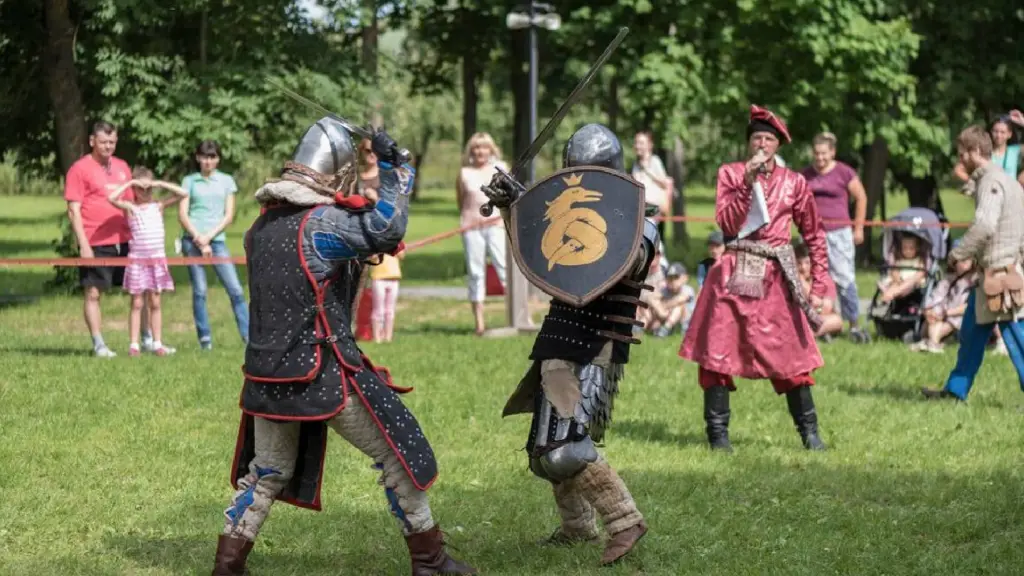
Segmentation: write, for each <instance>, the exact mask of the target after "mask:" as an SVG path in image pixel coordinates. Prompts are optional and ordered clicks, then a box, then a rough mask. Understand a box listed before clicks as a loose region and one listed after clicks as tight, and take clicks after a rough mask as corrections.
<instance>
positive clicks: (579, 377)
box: [526, 364, 622, 482]
mask: <svg viewBox="0 0 1024 576" xmlns="http://www.w3.org/2000/svg"><path fill="white" fill-rule="evenodd" d="M546 368H547V366H542V368H541V374H542V376H541V377H542V378H544V379H546V380H548V382H547V386H549V387H551V388H559V387H566V386H578V387H579V391H580V399H579V401H578V402H577V403H576V406H575V407H574V408H573V415H572V417H571V418H562V417H561V416H559V414H558V412H557V411H556V410H555V408H554V406H553V405H552V404H551V401H550V400H549V399H548V398H547V395H546V394H545V393H540V394H538V395H537V400H536V404H535V408H534V413H533V424H532V426H531V427H530V438H529V441H528V442H527V446H526V448H527V451H528V452H529V453H530V470H532V471H533V473H534V474H536V475H537V476H539V477H541V478H544V479H545V480H550V481H553V482H559V481H562V480H566V479H568V478H571V477H573V476H575V475H576V474H578V473H579V472H580V471H581V470H583V468H584V467H586V465H587V464H589V463H591V462H595V461H597V457H598V455H597V449H596V448H595V447H594V441H593V440H592V438H594V439H597V440H598V441H600V440H601V438H603V437H604V430H605V426H607V424H608V423H609V422H610V421H611V414H612V404H613V402H614V398H615V394H616V393H617V392H618V380H619V378H620V377H621V373H622V368H621V366H618V365H614V364H613V365H612V367H611V369H610V370H606V369H605V368H602V367H601V366H598V365H596V364H587V365H583V366H573V367H572V368H570V367H569V366H565V367H561V366H558V365H555V366H554V367H553V368H551V369H546Z"/></svg>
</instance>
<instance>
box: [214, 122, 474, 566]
mask: <svg viewBox="0 0 1024 576" xmlns="http://www.w3.org/2000/svg"><path fill="white" fill-rule="evenodd" d="M372 146H373V151H374V153H375V154H376V155H377V158H378V159H379V167H380V188H379V190H378V195H379V197H378V199H377V201H376V202H373V203H371V202H369V201H367V200H366V199H365V198H364V197H363V196H361V195H359V194H356V193H355V192H356V189H357V170H356V153H355V146H354V144H353V135H352V134H350V133H349V131H348V130H347V129H346V128H345V126H344V125H343V124H342V123H340V122H338V121H336V120H333V119H331V118H329V117H327V118H322V119H320V120H318V121H317V122H316V123H315V124H313V125H312V126H311V127H310V128H309V129H308V130H307V131H306V132H305V134H304V135H303V136H302V138H301V139H300V141H299V143H298V146H297V147H296V149H295V152H294V154H293V156H292V160H291V161H289V162H286V163H285V166H284V169H283V170H282V173H281V177H280V178H279V179H276V180H273V181H270V182H268V183H266V184H265V185H264V186H262V187H261V188H260V189H259V190H258V191H257V192H256V199H257V201H258V202H259V203H260V205H261V213H260V216H259V217H258V218H257V219H256V221H255V222H254V223H253V225H252V227H251V228H250V229H249V231H248V232H247V233H246V237H245V253H246V261H247V265H248V272H249V297H250V304H249V316H250V327H249V343H248V345H247V346H246V350H245V363H244V365H243V367H242V371H243V374H244V384H243V387H242V393H241V398H240V401H239V404H240V408H241V411H242V415H241V422H240V425H239V431H238V437H237V441H236V447H235V458H234V463H233V464H232V467H231V481H232V485H233V486H234V488H235V489H236V492H235V494H234V497H233V498H232V500H231V503H230V505H229V506H228V508H227V509H226V510H225V513H224V529H223V532H222V534H221V535H220V538H219V541H218V546H217V554H216V558H215V561H214V569H213V574H214V576H237V575H244V574H247V570H246V559H247V556H248V554H249V552H250V551H251V550H252V547H253V543H254V541H255V540H256V537H257V534H258V533H259V531H260V527H261V526H262V525H263V522H264V521H265V520H266V517H267V514H268V513H269V512H270V508H271V505H272V504H273V503H274V501H276V500H280V501H283V502H287V503H290V504H293V505H295V506H299V507H303V508H309V509H313V510H320V506H321V504H320V487H321V483H322V480H323V477H322V474H323V464H324V453H325V450H326V447H327V437H328V431H327V430H328V428H330V429H332V430H334V431H335V432H337V433H338V434H339V435H341V437H342V438H344V439H345V440H346V441H348V442H349V443H351V444H352V445H353V446H355V447H356V448H358V449H359V450H360V451H361V452H363V453H364V454H366V455H367V456H369V457H370V458H371V459H372V461H373V463H374V468H376V469H378V470H379V471H380V472H381V484H382V485H383V486H384V488H385V497H386V500H387V502H388V505H389V507H390V509H391V512H392V513H393V514H394V516H395V517H396V519H397V520H398V524H399V526H400V528H401V531H402V533H403V535H404V537H405V540H406V543H407V545H408V548H409V554H410V557H411V563H412V574H413V575H414V576H429V575H433V574H475V573H476V570H475V569H474V568H472V567H470V566H467V565H465V564H463V563H461V562H459V561H457V560H455V559H453V558H452V557H451V556H449V555H448V553H447V552H446V551H445V543H444V535H443V534H442V532H441V529H440V527H439V526H438V525H437V524H436V523H435V522H434V520H433V518H432V516H431V511H430V506H429V503H428V501H427V495H426V490H427V489H428V488H429V487H430V486H431V484H433V482H434V480H435V479H436V478H437V462H436V460H435V458H434V453H433V451H432V449H431V447H430V443H429V442H428V441H427V438H426V437H425V436H424V434H423V431H422V429H421V428H420V425H419V423H418V422H417V421H416V418H415V417H414V416H413V415H412V413H410V412H409V410H408V409H406V407H405V406H404V404H403V403H402V401H401V399H400V396H399V395H400V394H403V393H406V392H409V391H410V390H411V389H409V388H402V387H399V386H397V385H396V384H395V383H394V382H393V381H392V379H391V375H390V373H389V372H388V371H387V369H386V368H383V367H379V366H375V365H374V364H373V363H372V362H370V360H369V358H367V357H366V355H364V354H363V353H362V351H360V350H359V348H358V347H357V346H356V342H355V338H354V336H353V334H352V330H351V311H352V304H353V301H354V298H355V296H356V293H357V292H358V284H359V279H360V276H361V272H362V269H363V266H364V265H365V264H366V262H367V261H368V260H370V259H372V258H374V257H376V256H377V255H380V254H385V253H395V252H397V251H398V250H400V249H401V248H402V238H403V236H404V235H405V230H406V223H407V221H408V198H409V192H410V191H411V190H412V182H413V177H414V174H413V170H412V168H411V167H409V166H408V165H405V164H401V165H400V164H399V157H400V156H399V152H398V148H397V146H396V145H395V142H394V141H393V140H392V139H391V138H390V137H389V136H388V135H387V133H385V132H383V131H380V132H376V133H375V134H374V137H373V140H372Z"/></svg>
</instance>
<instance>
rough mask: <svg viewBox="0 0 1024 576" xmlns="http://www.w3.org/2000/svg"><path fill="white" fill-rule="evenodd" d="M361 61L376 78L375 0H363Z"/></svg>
mask: <svg viewBox="0 0 1024 576" xmlns="http://www.w3.org/2000/svg"><path fill="white" fill-rule="evenodd" d="M363 9H364V10H365V11H366V14H364V16H363V22H364V24H363V29H362V63H363V70H365V71H366V73H367V74H369V75H370V77H372V78H374V79H375V80H376V78H377V33H378V30H377V0H363Z"/></svg>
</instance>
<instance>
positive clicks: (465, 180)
mask: <svg viewBox="0 0 1024 576" xmlns="http://www.w3.org/2000/svg"><path fill="white" fill-rule="evenodd" d="M497 167H500V168H501V169H502V170H505V171H508V169H509V168H508V165H507V164H506V163H505V162H503V161H502V159H501V150H500V149H499V148H498V145H497V144H495V143H494V139H493V138H491V135H490V134H488V133H486V132H477V133H476V134H473V135H472V136H471V137H470V138H469V141H468V142H466V148H465V150H464V151H463V155H462V168H461V169H459V176H458V178H457V179H456V181H455V198H456V202H458V206H459V226H460V227H462V228H465V227H467V226H475V228H473V229H472V230H466V231H465V232H463V233H462V244H463V247H464V249H465V252H466V271H467V272H468V275H469V279H468V283H469V302H470V306H471V308H472V310H473V319H474V322H475V324H476V334H477V335H482V334H483V333H484V330H485V329H486V327H485V324H484V298H485V297H486V296H487V284H486V281H487V260H486V257H487V255H488V254H490V256H491V264H493V265H494V269H495V271H496V272H497V273H498V279H499V280H500V281H501V285H502V286H506V280H505V225H504V223H503V222H502V220H501V218H498V219H497V221H496V222H495V223H494V224H490V225H487V226H480V224H482V223H483V222H484V221H486V220H487V218H485V217H484V216H482V215H481V214H480V207H481V206H483V205H484V204H486V203H487V196H485V195H484V193H483V192H482V191H481V190H480V188H481V187H483V186H486V185H487V184H489V183H490V181H491V177H492V176H493V175H494V174H495V172H496V168H497Z"/></svg>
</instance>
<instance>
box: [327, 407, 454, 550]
mask: <svg viewBox="0 0 1024 576" xmlns="http://www.w3.org/2000/svg"><path fill="white" fill-rule="evenodd" d="M328 425H330V427H331V428H332V429H334V431H335V432H337V433H338V434H340V435H341V437H342V438H344V439H345V440H346V441H348V442H349V443H350V444H352V445H353V446H355V447H356V448H358V449H359V450H360V451H361V452H362V453H363V454H366V455H367V456H369V457H370V458H372V459H373V461H374V468H376V469H377V470H380V471H381V477H380V480H379V481H378V482H379V483H380V484H381V485H382V486H384V493H385V496H386V497H387V500H388V503H389V505H390V508H391V513H392V514H393V515H394V516H395V518H397V520H398V524H399V527H400V528H401V529H402V533H403V534H404V535H406V536H408V535H409V534H417V533H420V532H426V531H428V530H430V529H431V528H433V527H434V519H433V518H432V517H431V514H430V503H429V501H428V500H427V494H426V492H423V491H420V490H417V489H416V486H415V485H413V483H412V479H411V478H409V475H408V474H407V473H406V471H405V469H404V468H403V467H402V463H401V462H400V461H399V460H398V458H397V457H396V456H395V453H394V452H393V451H392V450H391V447H390V446H389V445H388V443H387V440H385V439H384V435H383V434H382V433H381V431H380V429H379V428H377V424H376V423H375V422H374V421H373V417H372V416H371V415H370V413H369V412H367V410H366V407H365V406H363V404H362V402H360V401H359V400H358V399H356V398H354V397H352V396H350V397H349V401H348V404H347V405H346V406H345V409H344V410H342V411H341V413H339V414H338V416H336V417H335V418H333V419H331V420H330V421H329V422H328Z"/></svg>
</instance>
